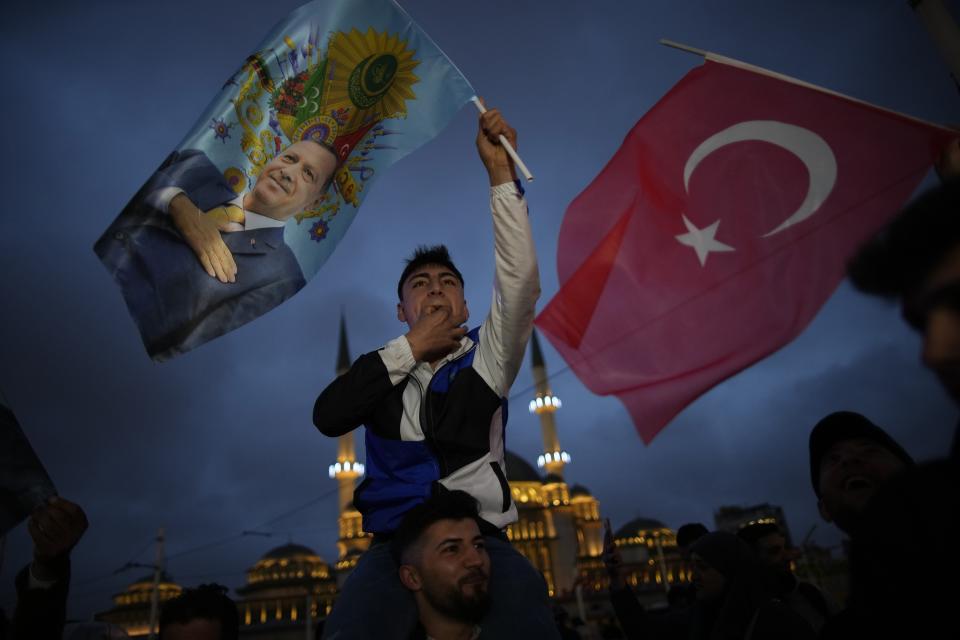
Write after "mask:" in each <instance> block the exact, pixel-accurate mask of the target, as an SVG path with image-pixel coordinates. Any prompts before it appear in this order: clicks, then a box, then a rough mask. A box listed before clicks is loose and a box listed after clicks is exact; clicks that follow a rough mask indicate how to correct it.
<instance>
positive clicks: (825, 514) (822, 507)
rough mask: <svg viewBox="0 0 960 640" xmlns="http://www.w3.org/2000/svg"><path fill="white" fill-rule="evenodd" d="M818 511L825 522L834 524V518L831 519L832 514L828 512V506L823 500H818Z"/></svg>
mask: <svg viewBox="0 0 960 640" xmlns="http://www.w3.org/2000/svg"><path fill="white" fill-rule="evenodd" d="M817 509H818V510H819V511H820V517H821V518H823V519H824V521H825V522H833V518H832V517H830V512H829V511H827V505H825V504H823V499H822V498H821V499H820V500H817Z"/></svg>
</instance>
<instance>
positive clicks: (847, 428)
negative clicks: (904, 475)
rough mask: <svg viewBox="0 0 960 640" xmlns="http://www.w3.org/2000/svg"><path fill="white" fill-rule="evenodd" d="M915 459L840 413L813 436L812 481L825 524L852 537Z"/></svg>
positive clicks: (873, 428) (854, 416)
mask: <svg viewBox="0 0 960 640" xmlns="http://www.w3.org/2000/svg"><path fill="white" fill-rule="evenodd" d="M911 466H913V458H911V457H910V454H908V453H907V452H906V451H905V450H904V449H903V447H901V446H900V444H899V443H897V441H896V440H894V439H893V438H891V437H890V435H889V434H888V433H887V432H886V431H884V430H883V429H881V428H880V427H878V426H877V425H875V424H874V423H872V422H871V421H870V420H868V419H867V418H866V417H865V416H863V415H861V414H859V413H854V412H853V411H837V412H836V413H831V414H830V415H828V416H827V417H825V418H823V419H822V420H820V422H818V423H817V425H816V426H815V427H814V428H813V431H812V432H811V433H810V479H811V481H812V482H813V491H814V493H816V494H817V500H818V502H817V507H818V508H819V509H820V515H821V516H823V519H824V520H826V521H827V522H832V523H834V524H835V525H836V526H837V527H838V528H839V529H840V530H841V531H843V532H844V533H846V534H847V535H849V536H853V535H854V531H855V530H856V528H857V526H858V523H859V519H860V517H861V516H862V514H863V511H864V509H865V508H866V506H867V504H868V503H869V501H870V499H871V498H872V497H873V495H874V493H876V491H877V489H878V488H879V487H880V486H882V485H883V484H885V483H886V482H887V481H889V480H890V478H892V477H894V476H895V475H897V474H898V473H900V472H901V471H903V470H904V469H906V468H908V467H911Z"/></svg>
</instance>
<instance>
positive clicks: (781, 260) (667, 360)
mask: <svg viewBox="0 0 960 640" xmlns="http://www.w3.org/2000/svg"><path fill="white" fill-rule="evenodd" d="M949 135H950V134H949V133H948V132H947V131H946V130H944V129H939V128H937V127H934V126H931V125H927V124H924V123H921V122H918V121H915V120H912V119H909V118H907V117H904V116H900V115H897V114H893V113H891V112H887V111H884V110H881V109H878V108H876V107H871V106H869V105H865V104H863V103H859V102H857V101H854V100H851V99H849V98H844V97H842V96H838V95H835V94H831V93H828V92H824V91H822V90H817V89H813V88H810V87H808V86H804V85H802V84H798V83H796V82H790V81H786V80H783V79H780V78H777V77H773V76H771V75H766V74H762V73H756V72H754V71H750V70H747V69H744V68H739V67H737V66H732V65H728V64H722V63H719V62H713V61H707V62H706V63H705V64H704V65H703V66H702V67H699V68H697V69H695V70H693V71H691V72H690V73H688V74H687V75H686V76H685V77H684V78H683V79H682V80H681V81H680V82H679V83H678V84H677V85H676V86H674V87H673V89H671V91H670V92H669V93H668V94H667V95H666V96H665V97H664V98H663V99H661V100H660V102H659V103H657V105H656V106H654V107H653V109H651V110H650V111H649V112H648V113H647V114H646V115H645V116H644V117H643V118H642V119H641V120H640V121H639V122H638V123H637V124H636V126H634V128H633V130H632V131H631V132H630V133H629V135H628V136H627V138H626V140H625V141H624V143H623V146H622V147H621V148H620V150H619V151H617V153H616V155H615V156H614V157H613V159H612V160H611V161H610V162H609V164H608V165H607V166H606V167H605V168H604V170H603V171H602V172H601V173H600V175H599V176H597V178H596V179H595V180H594V181H593V183H592V184H591V185H590V186H589V187H587V189H586V190H585V191H584V192H583V193H581V194H580V195H579V196H578V197H577V198H576V199H575V200H574V201H573V203H572V204H571V205H570V207H569V208H568V209H567V212H566V215H565V217H564V219H563V224H562V226H561V229H560V239H559V243H558V246H557V270H558V273H559V278H560V283H561V288H560V291H559V292H558V293H557V295H556V296H555V297H554V298H553V300H551V301H550V303H549V304H548V305H547V307H546V308H545V309H544V310H543V312H542V313H541V314H540V316H539V317H538V318H537V321H536V324H537V326H538V327H539V328H540V329H541V330H542V331H543V332H544V333H545V334H546V335H547V337H548V338H549V339H550V341H551V342H552V343H553V345H554V346H555V347H556V348H557V350H558V351H559V352H560V354H561V355H562V356H563V358H564V359H565V360H566V361H567V363H568V364H569V365H570V366H571V368H572V369H573V370H574V371H575V372H576V374H577V376H578V377H579V378H580V380H581V381H582V382H583V383H584V384H585V385H586V386H587V387H588V388H589V389H590V390H591V391H593V392H595V393H598V394H601V395H609V394H614V395H616V396H617V397H618V398H620V400H621V401H622V402H623V403H624V405H626V407H627V409H628V411H629V412H630V415H631V416H632V418H633V421H634V424H635V425H636V428H637V431H638V432H639V433H640V437H641V438H643V440H644V442H647V443H649V442H650V441H651V440H652V439H653V437H654V436H655V435H656V434H657V433H658V432H659V431H660V430H661V429H663V427H664V426H666V424H667V423H668V422H669V421H670V420H671V419H672V418H673V417H674V416H675V415H676V414H677V413H679V412H680V411H681V410H682V409H683V408H684V407H685V406H686V405H687V404H689V403H690V402H692V401H693V400H694V399H696V398H697V396H699V395H700V394H702V393H703V392H705V391H706V390H708V389H709V388H711V387H712V386H714V385H715V384H717V383H718V382H720V381H722V380H724V379H725V378H727V377H729V376H731V375H733V374H734V373H736V372H738V371H740V370H741V369H743V368H745V367H747V366H748V365H750V364H752V363H753V362H756V361H757V360H759V359H760V358H762V357H764V356H766V355H768V354H770V353H771V352H773V351H775V350H776V349H777V348H779V347H781V346H782V345H784V344H786V343H787V342H789V341H790V340H792V339H793V338H794V337H796V336H797V335H798V334H799V333H800V332H801V331H802V330H803V329H804V327H806V326H807V324H808V323H809V322H810V320H812V319H813V317H814V315H816V313H817V311H818V310H819V309H820V307H821V306H822V305H823V304H824V302H826V300H827V299H828V298H829V297H830V295H831V294H832V293H833V291H834V290H835V289H836V287H837V285H838V284H839V283H840V281H841V280H842V279H843V276H844V266H845V262H846V260H847V259H848V257H849V256H850V255H851V254H852V253H853V251H855V250H856V248H857V246H858V245H859V244H860V243H861V242H862V241H863V240H865V239H866V238H867V237H868V236H869V235H870V234H872V233H873V232H875V231H876V230H877V229H878V228H879V227H880V226H881V225H882V224H883V223H884V222H885V221H886V220H888V219H889V218H890V217H891V216H892V215H893V214H895V213H896V212H897V210H898V209H899V208H900V207H901V205H902V204H903V203H904V202H905V201H906V200H907V198H908V197H909V196H910V194H911V193H912V192H913V191H914V190H915V189H916V187H917V185H918V184H919V183H920V181H921V180H922V179H923V177H924V176H925V174H926V173H927V171H928V170H929V168H930V166H931V164H932V162H933V160H934V158H935V156H936V154H937V151H938V150H939V149H941V148H942V146H943V145H944V144H945V143H946V141H947V139H948V137H949Z"/></svg>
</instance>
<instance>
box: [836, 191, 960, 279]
mask: <svg viewBox="0 0 960 640" xmlns="http://www.w3.org/2000/svg"><path fill="white" fill-rule="evenodd" d="M957 245H960V180H952V181H949V182H945V183H944V184H942V185H940V186H939V187H936V188H934V189H931V190H929V191H927V192H926V193H924V194H923V195H922V196H920V197H919V198H917V199H916V200H915V201H914V202H913V203H911V204H910V205H909V206H907V207H906V208H905V209H904V210H903V211H902V212H901V213H900V214H899V215H897V217H896V218H894V219H893V220H892V221H891V222H890V223H888V224H887V226H886V227H884V228H883V229H882V230H881V231H880V232H879V233H878V234H877V235H876V236H875V237H874V238H873V239H872V240H870V241H868V242H867V243H866V244H864V245H863V246H861V247H860V249H859V250H858V251H857V253H856V255H854V257H853V259H852V260H851V261H850V263H849V264H848V265H847V275H849V276H850V279H851V280H852V281H853V284H854V286H855V287H856V288H857V289H860V290H861V291H863V292H865V293H870V294H874V295H879V296H884V297H888V298H898V297H902V296H904V295H907V294H909V293H910V292H912V291H914V290H916V288H917V287H919V285H920V284H921V283H922V282H923V280H924V278H926V277H927V276H928V275H929V274H930V272H931V271H933V270H934V269H935V268H936V267H937V266H938V265H939V264H940V263H941V262H942V261H943V259H944V258H945V257H946V256H947V254H948V253H949V252H950V251H951V250H952V249H953V248H954V247H956V246H957Z"/></svg>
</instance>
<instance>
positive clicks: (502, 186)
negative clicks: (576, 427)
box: [477, 109, 540, 396]
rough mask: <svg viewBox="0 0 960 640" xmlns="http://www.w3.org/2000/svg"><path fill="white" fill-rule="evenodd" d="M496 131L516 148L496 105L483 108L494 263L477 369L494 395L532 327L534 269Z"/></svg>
mask: <svg viewBox="0 0 960 640" xmlns="http://www.w3.org/2000/svg"><path fill="white" fill-rule="evenodd" d="M501 134H502V135H503V136H504V137H505V138H506V139H507V140H509V141H510V143H511V144H512V145H513V146H514V148H516V146H517V133H516V131H515V130H514V129H513V128H512V127H511V126H510V125H509V124H508V123H507V122H506V120H504V119H503V116H502V115H501V114H500V112H499V111H498V110H497V109H489V110H488V111H487V112H486V113H484V114H483V115H481V116H480V130H479V132H478V133H477V151H478V152H479V154H480V159H481V161H482V162H483V165H484V167H485V168H486V170H487V174H488V175H489V177H490V211H491V214H492V217H493V247H494V261H495V267H494V282H493V300H492V301H491V303H490V313H489V315H488V316H487V319H486V320H485V321H484V323H483V326H482V328H481V333H480V353H479V355H480V358H481V360H482V362H483V367H482V368H481V369H480V372H481V375H484V376H485V377H486V378H487V379H486V381H487V383H488V384H490V386H491V387H492V388H493V389H494V390H495V391H496V392H497V393H498V394H499V395H501V396H506V395H507V392H508V391H509V389H510V385H511V384H513V380H514V378H516V376H517V371H518V370H519V369H520V365H521V363H522V361H523V353H524V350H525V349H526V346H527V340H529V338H530V332H531V331H532V330H533V316H534V310H535V305H536V302H537V298H538V297H540V272H539V270H538V268H537V256H536V250H535V249H534V246H533V232H532V231H531V229H530V221H529V219H528V217H527V204H526V201H525V200H524V199H523V194H522V193H521V192H520V190H519V188H518V187H517V184H516V172H515V171H514V168H513V162H512V161H511V160H510V156H509V155H507V153H506V151H505V150H504V149H503V147H502V146H501V145H500V141H499V136H500V135H501Z"/></svg>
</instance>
